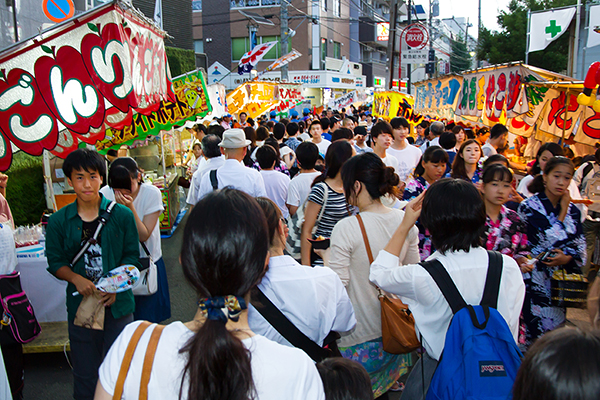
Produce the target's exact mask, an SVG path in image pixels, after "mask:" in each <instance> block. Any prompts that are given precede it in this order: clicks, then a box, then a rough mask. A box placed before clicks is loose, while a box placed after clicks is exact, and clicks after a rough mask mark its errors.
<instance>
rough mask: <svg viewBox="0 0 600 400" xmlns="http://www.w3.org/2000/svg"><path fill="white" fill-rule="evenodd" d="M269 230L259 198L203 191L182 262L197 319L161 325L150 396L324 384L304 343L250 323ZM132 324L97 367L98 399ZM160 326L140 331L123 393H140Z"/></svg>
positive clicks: (294, 391)
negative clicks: (285, 341)
mask: <svg viewBox="0 0 600 400" xmlns="http://www.w3.org/2000/svg"><path fill="white" fill-rule="evenodd" d="M268 250H269V230H268V227H267V222H266V220H265V216H264V213H263V211H262V209H261V208H260V206H259V205H258V203H257V202H256V200H254V199H253V198H251V197H250V196H249V195H247V194H245V193H243V192H241V191H238V190H235V189H227V188H226V189H223V190H220V191H215V192H212V193H210V194H208V195H207V196H206V197H204V198H203V199H202V200H201V201H200V202H199V203H198V204H197V205H196V206H195V207H194V208H193V210H192V212H191V214H190V217H189V220H188V222H187V224H186V226H185V230H184V236H183V245H182V250H181V264H182V267H183V272H184V275H185V278H186V280H187V281H188V283H189V284H190V285H192V286H193V287H194V288H195V290H196V293H197V295H198V299H199V300H198V311H197V312H196V315H195V317H194V319H193V320H191V321H189V322H187V323H182V322H173V323H171V324H169V325H167V326H166V327H164V329H163V331H162V336H161V337H160V341H159V342H158V347H157V349H156V353H155V358H154V362H153V364H152V373H151V375H150V380H149V383H148V399H150V400H153V399H156V400H158V399H160V400H171V399H172V400H175V399H189V400H194V399H203V400H249V399H256V400H264V399H298V400H300V399H320V400H324V393H323V385H322V383H321V381H320V379H319V374H318V372H317V370H316V368H315V366H314V364H313V362H312V360H311V359H310V358H309V357H308V356H307V355H306V354H304V352H303V351H302V350H299V349H295V348H291V347H286V346H282V345H279V344H277V343H275V342H271V341H270V340H268V339H266V338H264V337H262V336H260V335H256V334H254V333H253V332H252V331H251V330H250V327H249V325H248V311H247V307H248V303H249V300H250V291H251V289H252V288H253V287H254V286H256V284H257V283H258V282H260V280H261V279H262V277H263V275H264V271H265V266H266V263H267V261H268ZM139 325H140V323H139V322H134V323H132V324H130V325H128V326H127V327H126V328H125V329H124V330H123V333H122V334H121V335H120V336H119V337H118V338H117V340H116V341H115V344H114V345H113V346H112V347H111V349H110V351H109V352H108V354H107V356H106V358H105V360H104V363H103V364H102V366H101V367H100V371H99V378H100V379H99V383H98V387H97V390H96V397H95V398H96V399H99V400H104V399H111V398H112V395H111V393H114V391H115V386H116V381H117V377H118V374H119V370H120V368H121V363H122V361H123V358H124V354H125V352H126V349H127V346H128V344H129V342H130V339H131V337H132V335H133V333H134V331H135V330H136V329H137V327H138V326H139ZM154 329H156V327H155V326H151V327H149V328H148V329H147V330H146V331H145V332H144V333H143V334H142V336H141V339H140V341H139V343H138V345H137V348H136V351H135V353H134V355H133V359H132V362H131V365H130V367H129V371H128V373H127V379H126V380H125V385H124V392H123V396H122V398H124V399H135V398H138V394H139V392H140V379H141V374H142V366H143V365H144V358H145V353H146V347H147V346H148V342H149V339H150V336H151V334H152V333H153V330H154Z"/></svg>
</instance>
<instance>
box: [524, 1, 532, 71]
mask: <svg viewBox="0 0 600 400" xmlns="http://www.w3.org/2000/svg"><path fill="white" fill-rule="evenodd" d="M530 30H531V10H529V11H527V47H526V48H525V64H529V37H530V36H531V32H530Z"/></svg>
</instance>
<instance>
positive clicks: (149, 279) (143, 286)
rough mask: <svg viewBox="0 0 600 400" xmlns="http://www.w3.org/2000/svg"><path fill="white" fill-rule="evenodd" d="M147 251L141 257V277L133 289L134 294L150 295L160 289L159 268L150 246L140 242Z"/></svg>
mask: <svg viewBox="0 0 600 400" xmlns="http://www.w3.org/2000/svg"><path fill="white" fill-rule="evenodd" d="M140 244H141V245H142V248H143V249H144V251H145V252H146V257H140V259H139V262H140V265H141V267H140V279H138V281H137V282H136V283H135V284H134V285H133V287H132V288H131V290H132V291H133V294H134V296H150V295H153V294H154V293H156V292H157V291H158V269H157V267H156V264H154V260H152V255H151V254H150V252H149V251H148V247H146V244H145V243H144V242H140Z"/></svg>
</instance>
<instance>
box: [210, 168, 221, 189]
mask: <svg viewBox="0 0 600 400" xmlns="http://www.w3.org/2000/svg"><path fill="white" fill-rule="evenodd" d="M209 175H210V184H211V186H212V188H213V190H217V189H218V188H219V181H218V180H217V170H216V169H213V170H211V171H210V173H209Z"/></svg>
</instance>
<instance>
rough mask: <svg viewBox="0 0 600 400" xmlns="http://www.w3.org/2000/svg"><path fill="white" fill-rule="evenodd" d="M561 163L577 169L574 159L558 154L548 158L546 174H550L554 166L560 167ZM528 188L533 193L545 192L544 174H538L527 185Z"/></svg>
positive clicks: (545, 168)
mask: <svg viewBox="0 0 600 400" xmlns="http://www.w3.org/2000/svg"><path fill="white" fill-rule="evenodd" d="M559 165H568V166H569V167H571V169H572V170H575V167H574V166H573V161H571V160H569V159H568V158H567V157H563V156H558V157H552V158H551V159H550V160H548V162H547V163H546V166H545V167H544V175H548V174H550V173H551V172H552V171H553V170H554V168H556V167H558V166H559ZM527 189H528V190H529V191H530V192H531V193H541V192H543V191H544V177H543V176H542V174H538V175H536V176H535V178H533V180H532V181H531V182H530V183H529V185H527Z"/></svg>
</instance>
